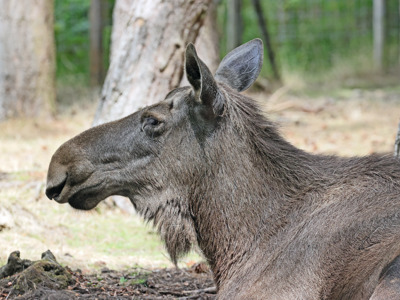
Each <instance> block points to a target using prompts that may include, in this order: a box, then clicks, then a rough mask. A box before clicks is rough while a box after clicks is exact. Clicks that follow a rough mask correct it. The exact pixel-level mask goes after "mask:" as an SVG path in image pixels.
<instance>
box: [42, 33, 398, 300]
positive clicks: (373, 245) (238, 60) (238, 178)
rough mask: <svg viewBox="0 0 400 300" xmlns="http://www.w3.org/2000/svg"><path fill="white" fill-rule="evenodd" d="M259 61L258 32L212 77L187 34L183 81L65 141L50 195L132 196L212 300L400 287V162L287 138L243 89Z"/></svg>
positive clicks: (92, 202)
mask: <svg viewBox="0 0 400 300" xmlns="http://www.w3.org/2000/svg"><path fill="white" fill-rule="evenodd" d="M262 60H263V46H262V42H261V41H260V40H259V39H255V40H252V41H250V42H248V43H246V44H244V45H242V46H240V47H238V48H236V49H234V50H233V51H232V52H230V53H229V54H228V55H227V56H226V57H225V58H224V59H223V60H222V62H221V64H220V66H219V68H218V69H217V71H216V73H215V75H212V74H211V72H210V71H209V69H208V68H207V66H206V65H205V64H204V63H203V62H202V60H201V59H200V58H199V57H198V56H197V53H196V50H195V48H194V46H193V45H192V44H189V45H188V47H187V48H186V52H185V70H186V76H187V79H188V81H189V83H190V86H188V87H183V88H177V89H175V90H173V91H171V92H170V93H169V94H167V95H166V97H165V99H164V100H163V101H161V102H159V103H157V104H155V105H152V106H149V107H145V108H143V109H141V110H139V111H137V112H135V113H133V114H131V115H129V116H128V117H125V118H123V119H121V120H118V121H114V122H110V123H107V124H103V125H100V126H97V127H94V128H91V129H89V130H87V131H85V132H83V133H81V134H79V135H78V136H76V137H74V138H73V139H71V140H69V141H67V142H66V143H64V144H63V145H62V146H61V147H60V148H59V149H58V150H57V151H56V153H55V154H54V155H53V157H52V160H51V163H50V166H49V171H48V178H47V189H46V194H47V196H48V197H49V198H50V199H54V200H55V201H57V202H59V203H67V202H68V203H69V204H70V205H71V206H72V207H74V208H77V209H84V210H89V209H92V208H94V207H95V206H96V205H97V204H98V203H99V202H100V201H102V200H103V199H105V198H106V197H108V196H110V195H122V196H126V197H129V198H130V200H131V202H132V204H133V206H134V207H135V209H136V210H137V211H138V212H139V213H140V214H141V215H142V216H143V217H144V218H145V219H146V220H150V221H153V222H154V225H155V226H156V227H157V228H158V231H159V233H160V235H161V237H162V239H163V241H164V242H165V245H166V249H167V250H168V252H169V254H170V256H171V259H172V260H173V262H175V263H176V261H177V260H178V259H179V257H180V256H182V255H184V254H185V253H187V252H188V251H189V250H190V249H191V247H192V245H193V244H197V245H198V247H199V248H200V249H201V251H202V253H203V254H204V257H205V258H206V259H207V261H208V263H209V264H210V267H211V269H212V271H213V276H214V280H215V283H216V285H217V288H218V297H219V299H368V298H369V297H371V295H372V297H373V299H391V298H390V297H393V299H400V289H399V286H400V283H399V281H400V280H399V278H400V275H399V273H400V272H399V270H400V267H399V266H400V262H398V260H396V257H397V256H398V255H400V163H399V162H398V161H397V160H395V159H394V158H391V157H389V156H378V155H373V156H367V157H355V158H339V157H335V156H320V155H313V154H309V153H306V152H304V151H302V150H299V149H297V148H296V147H294V146H293V145H291V144H290V143H288V142H287V141H285V140H284V139H283V138H282V137H281V135H280V134H279V132H278V131H277V129H276V127H275V125H274V124H273V123H272V122H271V121H269V120H268V118H267V117H265V116H264V115H263V113H262V111H261V110H260V109H259V107H258V105H257V103H256V102H255V101H253V100H252V99H250V98H248V97H246V96H244V95H242V94H240V92H242V91H244V90H246V89H247V88H248V87H250V86H251V85H252V84H253V82H254V81H255V80H256V78H257V76H258V75H259V72H260V70H261V66H262Z"/></svg>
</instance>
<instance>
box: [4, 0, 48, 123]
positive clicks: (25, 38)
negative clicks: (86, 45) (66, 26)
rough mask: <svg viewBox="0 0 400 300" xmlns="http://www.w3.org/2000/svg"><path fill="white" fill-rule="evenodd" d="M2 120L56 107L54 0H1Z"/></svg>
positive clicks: (36, 113)
mask: <svg viewBox="0 0 400 300" xmlns="http://www.w3.org/2000/svg"><path fill="white" fill-rule="evenodd" d="M0 7H1V9H0V41H1V42H0V120H4V119H7V118H9V117H17V116H38V115H45V114H47V113H49V112H51V111H53V110H54V107H55V105H54V104H55V43H54V29H53V28H54V16H53V11H54V3H53V0H0Z"/></svg>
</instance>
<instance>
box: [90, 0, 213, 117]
mask: <svg viewBox="0 0 400 300" xmlns="http://www.w3.org/2000/svg"><path fill="white" fill-rule="evenodd" d="M122 1H123V3H122V2H121V3H119V0H117V4H116V10H115V12H114V16H113V17H114V20H116V18H117V17H118V15H117V14H118V12H121V11H122V9H123V7H125V9H129V12H127V13H126V15H127V16H126V18H124V17H123V18H124V21H121V22H120V24H119V25H117V26H116V28H115V29H116V30H119V33H113V36H112V41H113V43H115V45H114V46H112V55H113V57H112V58H111V65H110V67H109V70H108V73H107V77H106V80H105V83H104V86H103V90H102V94H101V99H100V104H99V107H98V109H97V112H96V116H95V120H94V124H100V123H104V122H107V121H111V120H114V119H117V118H121V117H123V116H126V115H128V114H130V113H132V112H134V111H136V110H137V109H138V108H140V107H143V106H146V105H149V104H152V103H154V102H158V101H160V100H162V99H163V98H164V97H165V95H166V93H167V92H168V91H169V90H171V89H173V88H175V87H177V86H178V85H179V83H180V81H181V78H182V75H183V57H184V50H185V47H186V45H187V43H188V42H194V41H195V40H196V38H197V36H198V34H199V30H200V28H201V26H202V25H203V22H204V17H205V15H206V11H207V8H208V7H209V5H210V2H211V0H193V1H186V0H170V1H162V0H152V1H148V0H134V1H131V2H130V3H128V2H127V1H125V0H122ZM114 24H115V23H114Z"/></svg>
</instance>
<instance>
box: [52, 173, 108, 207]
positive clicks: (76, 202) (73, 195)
mask: <svg viewBox="0 0 400 300" xmlns="http://www.w3.org/2000/svg"><path fill="white" fill-rule="evenodd" d="M67 179H68V176H67V175H66V176H65V178H64V179H63V180H62V181H61V182H60V183H58V184H55V185H53V186H52V185H49V186H48V187H47V188H46V196H47V197H48V198H49V199H50V200H52V199H53V200H55V201H56V202H58V203H67V202H68V203H69V205H71V206H72V207H73V208H75V209H80V210H90V209H93V208H95V207H96V206H97V204H99V202H100V201H102V200H103V199H105V198H106V197H102V195H101V193H99V191H101V189H99V187H100V186H101V185H102V184H103V181H100V182H98V183H96V184H93V185H89V186H86V187H83V188H82V187H77V186H75V187H71V186H69V185H68V184H67ZM68 194H69V195H68Z"/></svg>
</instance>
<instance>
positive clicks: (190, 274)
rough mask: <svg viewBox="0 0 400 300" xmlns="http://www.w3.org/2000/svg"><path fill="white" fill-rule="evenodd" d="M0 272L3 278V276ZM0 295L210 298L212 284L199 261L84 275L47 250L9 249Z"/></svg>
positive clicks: (73, 297) (39, 297)
mask: <svg viewBox="0 0 400 300" xmlns="http://www.w3.org/2000/svg"><path fill="white" fill-rule="evenodd" d="M2 277H3V278H2ZM0 278H2V279H0V299H1V300H3V299H4V300H5V299H48V300H51V299H54V300H55V299H57V300H63V299H66V300H67V299H215V296H216V289H215V287H214V282H213V280H212V276H211V273H210V271H209V269H208V267H207V266H206V265H205V264H204V263H200V264H196V265H194V266H193V267H191V268H189V269H177V268H174V269H171V268H170V269H157V270H146V269H143V268H133V269H129V270H124V271H113V270H109V269H108V268H103V269H102V270H101V272H100V273H98V274H91V275H83V274H82V272H81V271H80V270H76V271H72V270H71V269H69V268H68V267H62V266H61V265H59V264H58V262H57V261H56V259H55V257H54V256H53V254H52V253H51V252H50V251H46V252H45V253H43V254H42V259H41V260H39V261H36V262H31V261H29V260H26V259H21V258H20V256H19V251H15V252H13V253H11V254H10V256H9V259H8V262H7V264H6V265H5V266H3V267H1V268H0Z"/></svg>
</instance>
